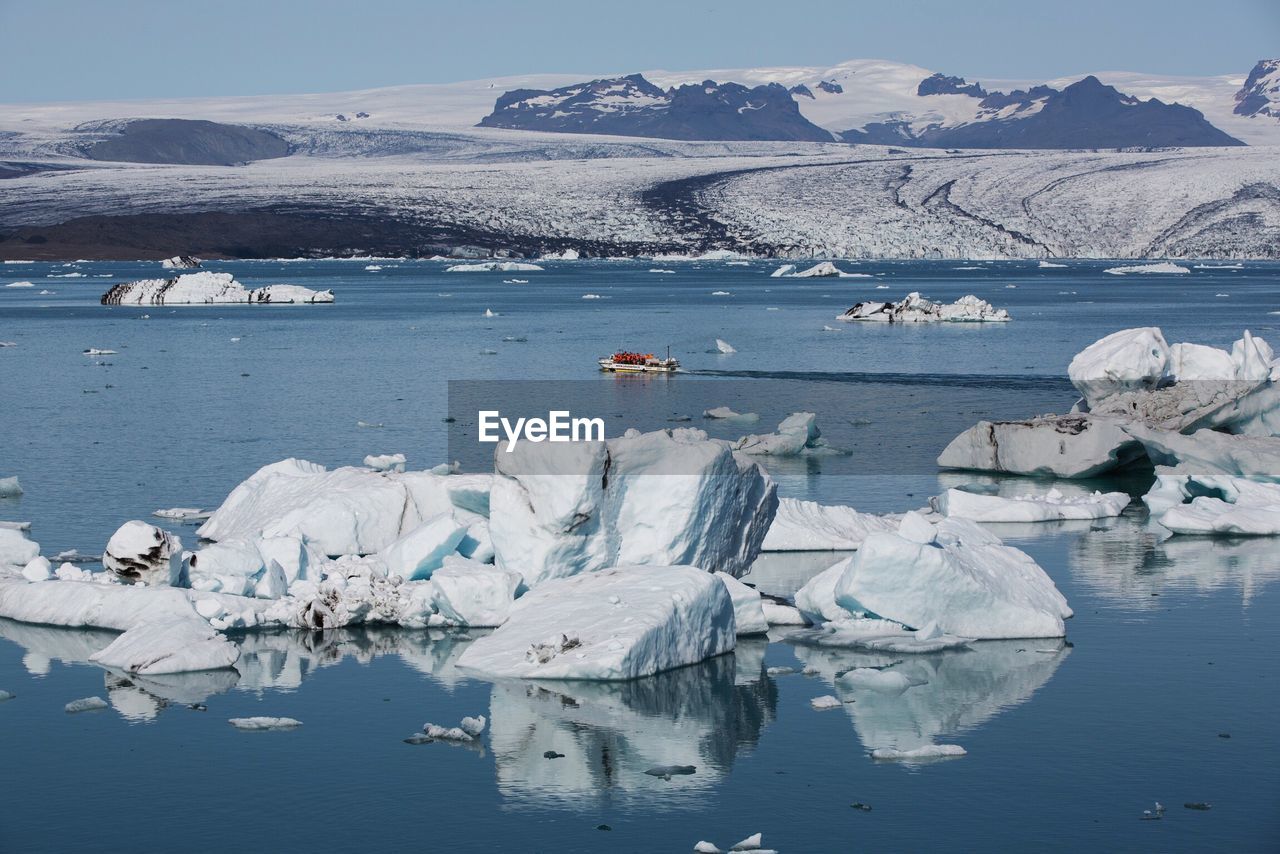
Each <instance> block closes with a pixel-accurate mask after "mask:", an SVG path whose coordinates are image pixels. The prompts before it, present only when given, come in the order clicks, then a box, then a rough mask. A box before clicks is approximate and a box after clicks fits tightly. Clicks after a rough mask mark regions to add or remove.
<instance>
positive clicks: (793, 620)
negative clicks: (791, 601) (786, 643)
mask: <svg viewBox="0 0 1280 854" xmlns="http://www.w3.org/2000/svg"><path fill="white" fill-rule="evenodd" d="M760 607H761V609H762V610H763V611H764V620H765V622H766V623H768V624H769V625H771V626H807V625H809V621H808V620H806V619H805V618H804V614H801V613H800V609H799V608H796V607H795V606H793V605H784V604H782V603H781V602H774V601H773V600H772V599H762V600H761V601H760Z"/></svg>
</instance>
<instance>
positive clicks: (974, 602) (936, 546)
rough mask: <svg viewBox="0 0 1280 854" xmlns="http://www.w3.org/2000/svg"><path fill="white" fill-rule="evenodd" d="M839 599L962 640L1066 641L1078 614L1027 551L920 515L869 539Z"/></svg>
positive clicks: (964, 525) (851, 608)
mask: <svg viewBox="0 0 1280 854" xmlns="http://www.w3.org/2000/svg"><path fill="white" fill-rule="evenodd" d="M834 596H835V603H836V604H837V605H839V606H840V607H841V608H843V609H845V610H846V611H848V612H850V613H851V614H865V615H867V616H872V617H881V618H884V619H888V620H893V621H894V622H897V623H901V624H903V625H905V626H908V627H911V628H916V629H919V628H921V627H924V626H928V625H930V624H933V625H935V626H937V628H938V629H939V630H940V631H942V632H944V633H946V634H950V635H954V636H957V637H962V638H976V639H998V638H1035V637H1062V636H1063V635H1064V634H1065V633H1066V630H1065V626H1064V625H1063V620H1064V619H1066V618H1067V617H1070V616H1071V609H1070V607H1068V605H1067V601H1066V599H1065V598H1063V596H1062V594H1061V593H1059V592H1058V588H1057V587H1055V586H1054V583H1053V581H1052V579H1050V578H1049V576H1048V575H1046V574H1045V572H1044V570H1043V569H1041V568H1040V567H1039V565H1037V564H1036V562H1035V561H1034V560H1032V558H1031V557H1030V556H1028V555H1027V554H1026V553H1024V552H1022V551H1020V550H1018V549H1016V548H1013V547H1012V546H1006V545H1005V544H1004V543H1002V542H1001V541H1000V540H999V538H997V537H995V536H994V535H992V534H990V533H988V532H987V531H984V530H983V529H982V528H981V527H980V526H979V525H977V524H975V523H973V522H970V521H967V520H964V519H945V520H943V521H942V522H940V523H939V524H937V525H936V526H935V525H931V524H930V523H929V522H928V521H926V520H925V519H924V518H923V517H921V516H919V515H918V514H916V513H907V514H906V515H905V516H904V517H903V521H902V524H901V526H900V528H899V530H898V531H897V532H896V533H882V534H872V535H871V536H869V537H867V538H866V540H864V541H863V543H862V547H861V548H860V549H859V550H858V552H857V553H856V554H855V555H854V556H853V557H851V558H849V559H848V560H846V561H844V563H843V569H842V571H841V573H840V576H839V578H838V579H837V580H836V581H835V584H834ZM797 604H798V601H797ZM802 610H803V608H802Z"/></svg>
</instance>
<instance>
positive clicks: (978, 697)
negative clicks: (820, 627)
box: [796, 639, 1071, 762]
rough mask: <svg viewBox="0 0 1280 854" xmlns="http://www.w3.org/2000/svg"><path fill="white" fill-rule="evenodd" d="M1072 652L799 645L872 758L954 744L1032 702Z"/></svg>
mask: <svg viewBox="0 0 1280 854" xmlns="http://www.w3.org/2000/svg"><path fill="white" fill-rule="evenodd" d="M1070 652H1071V647H1070V646H1068V645H1067V644H1065V643H1064V642H1063V641H1061V640H1057V639H1055V640H1048V639H1042V640H1004V641H981V642H975V643H973V644H971V645H970V647H969V648H967V649H959V650H952V651H947V652H940V653H934V654H928V655H907V656H902V655H892V654H882V653H874V652H861V651H855V650H846V649H833V648H830V647H813V646H805V645H797V646H796V655H797V656H798V657H799V658H800V660H801V661H802V662H803V663H804V665H805V667H806V668H813V669H815V670H817V672H818V674H819V676H820V677H821V678H822V679H824V680H825V681H826V682H828V683H829V684H830V685H831V686H832V688H834V689H835V690H834V692H835V695H836V697H837V698H839V699H840V700H841V701H842V703H843V708H844V710H845V713H846V714H848V715H849V717H850V718H851V719H852V720H853V728H854V730H855V731H856V732H857V734H858V738H859V740H860V741H861V742H862V745H863V747H865V748H866V749H867V751H868V753H870V752H871V751H875V750H888V751H901V752H903V753H906V752H909V751H919V750H920V749H921V748H932V747H934V746H936V745H941V744H945V743H948V742H947V740H948V739H951V738H953V737H955V736H958V735H962V734H963V733H965V732H968V731H970V730H972V729H974V728H976V727H978V726H980V725H982V724H984V723H986V722H987V721H989V720H992V719H993V718H995V717H996V716H997V715H999V714H1000V713H1001V712H1003V711H1005V710H1007V709H1010V708H1012V707H1014V706H1018V705H1021V704H1022V703H1025V702H1026V701H1027V700H1029V699H1031V696H1032V695H1033V694H1034V693H1035V692H1036V691H1038V690H1039V689H1040V688H1041V686H1043V685H1044V684H1045V683H1046V682H1048V681H1049V679H1050V678H1052V677H1053V674H1054V673H1055V672H1056V671H1057V669H1058V666H1059V665H1060V664H1061V663H1062V662H1063V660H1064V659H1065V658H1066V657H1067V656H1068V655H1069V654H1070ZM907 761H908V762H910V761H912V760H907ZM915 761H919V760H915Z"/></svg>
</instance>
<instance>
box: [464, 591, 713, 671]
mask: <svg viewBox="0 0 1280 854" xmlns="http://www.w3.org/2000/svg"><path fill="white" fill-rule="evenodd" d="M734 638H735V625H734V608H733V602H732V600H731V599H730V597H729V593H728V591H727V589H726V588H725V585H724V584H723V583H722V582H721V581H720V580H719V579H718V578H717V577H716V576H715V575H712V574H711V573H709V572H704V571H703V570H701V569H698V568H696V567H692V566H653V565H647V566H616V567H610V568H608V569H601V570H598V571H595V572H588V573H583V574H580V575H574V576H572V577H569V578H557V579H553V580H551V581H547V582H546V583H544V584H541V585H539V586H537V587H535V588H534V589H532V590H531V591H529V592H528V593H527V594H525V595H524V596H522V597H521V598H520V599H519V600H517V601H516V604H515V606H514V607H513V608H512V609H511V614H510V617H509V618H508V620H507V622H506V623H505V624H504V625H503V626H502V627H501V628H499V629H497V630H496V631H494V632H493V634H490V635H488V636H486V637H482V638H480V639H479V640H477V641H476V642H475V643H473V644H472V645H471V646H469V647H468V648H467V650H466V651H465V652H463V654H462V657H461V658H460V659H459V660H458V666H459V667H460V668H462V669H464V670H469V671H472V672H475V673H479V674H483V675H486V676H489V677H516V678H525V679H588V680H625V679H636V678H639V677H642V676H649V675H652V674H654V673H660V672H662V671H665V670H671V669H673V668H676V667H682V666H684V665H687V664H696V663H697V662H699V661H703V660H704V659H708V658H712V657H714V656H717V655H721V654H722V653H725V652H729V651H730V650H732V649H733V648H734Z"/></svg>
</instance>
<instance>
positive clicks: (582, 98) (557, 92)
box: [480, 74, 832, 142]
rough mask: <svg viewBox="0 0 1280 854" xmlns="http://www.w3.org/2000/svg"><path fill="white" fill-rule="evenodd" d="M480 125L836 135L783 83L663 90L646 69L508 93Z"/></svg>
mask: <svg viewBox="0 0 1280 854" xmlns="http://www.w3.org/2000/svg"><path fill="white" fill-rule="evenodd" d="M480 126H481V127H498V128H512V129H517V130H539V131H554V132H559V133H601V134H617V135H620V136H641V137H654V138H659V139H683V140H793V141H796V140H798V141H812V142H829V141H831V139H832V134H831V133H830V132H829V131H826V130H823V129H822V128H820V127H818V126H817V125H815V124H813V123H812V122H810V121H809V120H808V119H806V118H805V117H804V116H803V115H801V113H800V108H799V107H798V106H797V105H796V102H795V99H793V98H792V96H791V93H790V92H788V91H787V89H785V88H784V87H783V86H781V85H779V84H777V83H770V84H767V85H763V86H755V87H747V86H743V85H741V84H739V83H716V82H715V81H712V80H706V81H703V82H702V83H698V84H688V85H684V86H679V87H675V88H672V89H668V90H665V91H664V90H662V89H659V88H658V87H657V86H654V85H653V84H652V83H650V82H649V81H648V80H646V79H645V78H644V77H643V76H642V75H639V74H632V75H630V76H627V77H615V78H609V79H604V80H592V81H590V82H588V83H578V84H574V85H572V86H564V87H561V88H559V89H553V90H535V89H517V90H514V91H511V92H506V93H504V94H503V95H502V96H500V97H499V98H498V100H497V103H496V104H495V105H494V110H493V112H492V113H490V114H489V115H488V116H485V117H484V119H482V120H481V121H480Z"/></svg>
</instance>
